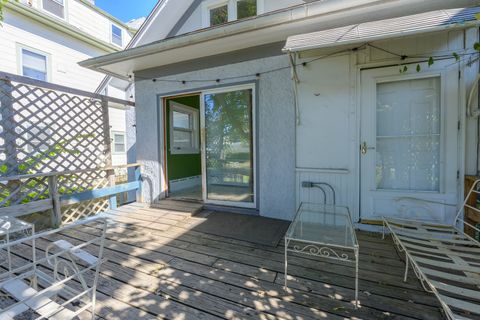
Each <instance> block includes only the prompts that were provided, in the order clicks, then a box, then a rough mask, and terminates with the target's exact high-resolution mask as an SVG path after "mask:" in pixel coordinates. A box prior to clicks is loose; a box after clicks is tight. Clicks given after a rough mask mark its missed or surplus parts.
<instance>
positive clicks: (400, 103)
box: [376, 77, 441, 191]
mask: <svg viewBox="0 0 480 320" xmlns="http://www.w3.org/2000/svg"><path fill="white" fill-rule="evenodd" d="M440 128H441V122H440V78H438V77H436V78H427V79H416V80H402V81H395V82H388V83H381V84H378V85H377V146H376V147H377V153H376V183H377V189H389V190H415V191H440V136H441V132H440Z"/></svg>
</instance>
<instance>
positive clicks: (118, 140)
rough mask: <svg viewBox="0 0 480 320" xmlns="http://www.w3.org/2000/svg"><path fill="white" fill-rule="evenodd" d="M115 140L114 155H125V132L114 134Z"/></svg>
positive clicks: (113, 138)
mask: <svg viewBox="0 0 480 320" xmlns="http://www.w3.org/2000/svg"><path fill="white" fill-rule="evenodd" d="M112 140H113V153H114V154H118V153H125V152H126V150H127V148H126V146H125V144H126V143H125V133H124V132H115V131H114V132H112Z"/></svg>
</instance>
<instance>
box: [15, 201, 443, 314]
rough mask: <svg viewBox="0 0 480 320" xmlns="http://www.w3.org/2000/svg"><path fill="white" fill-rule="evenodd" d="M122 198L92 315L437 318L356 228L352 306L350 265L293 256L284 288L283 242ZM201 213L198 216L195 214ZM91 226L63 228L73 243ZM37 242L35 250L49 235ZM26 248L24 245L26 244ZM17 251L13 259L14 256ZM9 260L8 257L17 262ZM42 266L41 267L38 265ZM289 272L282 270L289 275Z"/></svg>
mask: <svg viewBox="0 0 480 320" xmlns="http://www.w3.org/2000/svg"><path fill="white" fill-rule="evenodd" d="M200 216H201V217H198V216H197V217H190V214H189V213H188V212H187V213H182V212H181V211H175V212H169V211H168V210H162V209H154V208H146V207H145V206H144V205H141V204H131V205H128V206H124V207H121V208H119V209H118V210H115V211H111V212H109V213H108V217H109V218H110V220H111V221H110V227H109V230H108V233H107V241H106V249H105V257H106V258H107V259H108V261H107V262H106V263H105V264H104V266H103V268H102V272H101V277H100V280H99V287H98V292H99V293H98V309H97V314H98V317H99V318H101V319H156V318H157V319H175V320H176V319H212V320H213V319H285V320H290V319H291V320H300V319H432V320H433V319H441V317H442V315H441V313H440V311H439V308H438V303H437V301H436V300H435V298H434V297H433V296H431V295H429V294H428V293H425V292H424V291H423V289H422V288H421V286H420V285H419V284H418V281H416V279H414V278H409V281H408V282H407V283H404V282H403V281H402V279H403V277H402V274H403V267H404V264H403V261H402V260H401V257H400V256H399V255H398V254H397V253H396V251H395V249H394V246H393V244H392V242H391V240H381V238H380V236H378V235H372V234H367V233H363V232H359V233H358V238H359V241H360V253H361V257H360V271H361V272H360V275H361V281H360V305H361V307H360V308H359V309H357V310H356V309H355V308H354V305H353V303H352V301H353V299H354V290H353V285H354V280H353V279H354V278H353V277H354V273H353V268H352V267H351V266H350V265H345V264H343V263H338V262H329V261H325V260H320V259H318V258H311V257H305V256H292V258H291V262H290V265H291V276H292V277H291V279H290V280H289V287H290V288H289V290H288V291H287V292H286V291H284V290H283V247H282V246H281V245H280V246H279V247H276V248H273V247H268V246H261V245H257V244H253V243H250V242H246V241H240V240H236V239H230V238H225V237H220V236H215V235H210V234H205V233H201V232H198V231H195V230H192V228H193V227H194V226H195V225H196V224H198V223H208V215H207V214H202V215H200ZM205 216H206V217H207V218H206V219H205V218H202V217H205ZM96 232H98V230H95V229H93V228H91V227H84V228H82V229H81V230H69V231H66V232H64V233H63V234H62V235H61V236H60V237H59V238H58V239H60V238H62V239H65V240H67V241H69V242H71V243H72V244H75V243H81V242H83V241H85V240H88V239H89V238H90V237H91V235H92V234H94V233H96ZM53 240H55V239H48V241H47V240H40V241H38V251H39V254H41V253H42V252H43V249H45V247H46V245H48V242H49V241H53ZM25 250H26V252H27V250H31V248H30V249H29V248H27V247H26V248H25ZM22 259H23V258H22V255H21V252H20V253H17V257H16V260H15V261H17V260H18V261H21V260H22ZM18 261H17V262H18ZM45 268H48V266H45ZM289 276H290V274H289Z"/></svg>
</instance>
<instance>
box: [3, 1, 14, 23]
mask: <svg viewBox="0 0 480 320" xmlns="http://www.w3.org/2000/svg"><path fill="white" fill-rule="evenodd" d="M9 1H11V0H0V22H1V21H3V8H4V7H5V5H6V4H7V2H9ZM14 1H15V2H18V0H14ZM1 25H2V24H1V23H0V26H1Z"/></svg>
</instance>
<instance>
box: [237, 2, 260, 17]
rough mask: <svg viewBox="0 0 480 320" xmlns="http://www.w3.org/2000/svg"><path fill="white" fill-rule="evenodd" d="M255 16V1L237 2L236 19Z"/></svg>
mask: <svg viewBox="0 0 480 320" xmlns="http://www.w3.org/2000/svg"><path fill="white" fill-rule="evenodd" d="M256 15H257V0H238V1H237V19H244V18H249V17H253V16H256Z"/></svg>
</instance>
